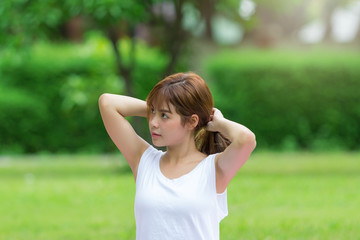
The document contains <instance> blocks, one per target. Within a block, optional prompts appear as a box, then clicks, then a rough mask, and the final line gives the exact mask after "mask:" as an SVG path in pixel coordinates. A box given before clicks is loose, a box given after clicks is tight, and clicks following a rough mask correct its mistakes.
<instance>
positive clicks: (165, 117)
mask: <svg viewBox="0 0 360 240" xmlns="http://www.w3.org/2000/svg"><path fill="white" fill-rule="evenodd" d="M161 117H162V118H164V119H167V118H169V117H168V116H167V115H166V114H165V113H163V114H161Z"/></svg>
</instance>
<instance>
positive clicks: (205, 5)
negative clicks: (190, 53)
mask: <svg viewBox="0 0 360 240" xmlns="http://www.w3.org/2000/svg"><path fill="white" fill-rule="evenodd" d="M215 1H216V0H201V1H199V10H200V12H201V15H202V17H203V19H204V20H205V36H206V38H208V39H210V40H212V39H213V32H212V25H211V21H212V17H213V15H214V12H215V9H214V8H215Z"/></svg>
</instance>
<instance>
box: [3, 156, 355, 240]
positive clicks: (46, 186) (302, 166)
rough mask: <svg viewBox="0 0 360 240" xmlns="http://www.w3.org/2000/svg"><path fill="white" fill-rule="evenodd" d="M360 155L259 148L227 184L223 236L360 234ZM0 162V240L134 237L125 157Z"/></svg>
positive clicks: (227, 239)
mask: <svg viewBox="0 0 360 240" xmlns="http://www.w3.org/2000/svg"><path fill="white" fill-rule="evenodd" d="M359 158H360V155H359V153H353V154H349V153H321V154H319V153H317V154H314V153H312V154H309V153H296V154H288V153H287V154H284V153H280V154H279V153H259V152H257V153H254V154H253V155H252V156H251V157H250V159H249V161H248V162H247V163H246V164H245V165H244V167H243V168H242V169H241V170H240V171H239V173H238V174H237V175H236V176H235V177H234V179H233V180H232V181H231V182H230V185H229V187H228V192H227V194H228V206H229V216H227V217H226V218H225V219H224V220H223V221H222V222H221V227H220V234H221V239H223V240H244V239H247V240H249V239H251V240H255V239H273V240H276V239H283V240H290V239H291V240H303V239H329V240H330V239H357V237H358V236H359V235H360V229H359V228H358V223H359V221H360V215H359V214H356V212H359V211H360V206H359V204H358V202H359V201H360V192H359V190H358V186H359V184H360V175H359V174H358V173H359V171H360V164H359ZM0 163H1V168H0V196H1V198H0V212H1V213H2V214H0V222H1V224H0V239H27V240H35V239H36V240H37V239H53V240H62V239H68V240H78V239H88V240H93V239H94V240H95V239H96V240H97V239H103V240H115V239H121V240H127V239H128V240H133V239H135V231H136V230H135V220H134V210H133V207H134V195H135V182H134V178H133V176H132V174H131V173H130V168H129V167H128V165H127V164H126V162H125V159H123V158H122V157H121V156H120V155H107V156H96V155H92V156H79V155H71V156H70V155H68V156H66V155H64V156H61V155H34V156H21V157H7V158H6V157H2V158H1V159H0Z"/></svg>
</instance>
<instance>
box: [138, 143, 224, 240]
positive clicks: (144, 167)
mask: <svg viewBox="0 0 360 240" xmlns="http://www.w3.org/2000/svg"><path fill="white" fill-rule="evenodd" d="M163 154H164V152H162V151H159V150H157V149H155V148H154V147H153V146H149V148H148V149H147V150H146V151H145V152H144V154H143V155H142V157H141V159H140V163H139V167H138V172H137V177H136V195H135V219H136V239H137V240H170V239H171V240H180V239H181V240H215V239H216V240H218V239H219V224H220V221H221V220H222V219H223V218H224V217H225V216H227V214H228V209H227V193H226V190H225V191H224V193H222V194H217V193H216V179H215V176H216V175H215V154H213V155H210V156H208V157H207V158H205V159H204V160H203V161H201V162H200V163H199V164H198V165H197V166H196V167H195V168H194V169H193V170H192V171H191V172H189V173H187V174H185V175H183V176H181V177H179V178H176V179H169V178H167V177H165V176H164V175H163V174H162V172H161V171H160V165H159V162H160V158H161V156H162V155H163Z"/></svg>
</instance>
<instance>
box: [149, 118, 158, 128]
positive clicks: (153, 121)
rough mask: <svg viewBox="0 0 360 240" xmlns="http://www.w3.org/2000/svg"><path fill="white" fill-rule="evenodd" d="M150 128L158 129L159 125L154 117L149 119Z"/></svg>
mask: <svg viewBox="0 0 360 240" xmlns="http://www.w3.org/2000/svg"><path fill="white" fill-rule="evenodd" d="M150 126H151V127H154V128H158V127H159V123H158V121H157V119H156V117H152V118H150Z"/></svg>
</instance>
